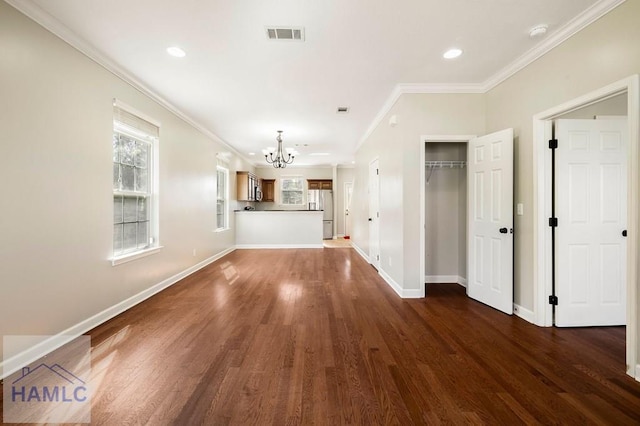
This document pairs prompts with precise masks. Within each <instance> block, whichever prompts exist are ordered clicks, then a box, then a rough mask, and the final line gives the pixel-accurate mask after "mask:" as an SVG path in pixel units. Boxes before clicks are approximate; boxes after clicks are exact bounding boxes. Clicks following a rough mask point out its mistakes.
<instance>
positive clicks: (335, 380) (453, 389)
mask: <svg viewBox="0 0 640 426" xmlns="http://www.w3.org/2000/svg"><path fill="white" fill-rule="evenodd" d="M89 335H90V336H91V337H92V348H93V352H92V365H93V370H92V378H91V384H92V385H93V386H94V394H93V401H92V423H94V424H98V425H121V424H151V425H165V424H175V425H185V424H206V425H226V424H229V425H247V424H258V425H266V424H273V425H300V424H305V425H306V424H314V425H337V424H345V425H346V424H354V425H364V424H366V425H410V424H499V425H502V424H527V425H534V424H611V425H618V424H640V384H639V383H637V382H635V381H634V380H632V379H631V378H629V377H628V376H626V375H625V374H624V369H625V359H624V356H625V340H624V339H625V329H624V327H589V328H581V329H577V328H575V329H574V328H569V329H557V328H540V327H536V326H534V325H532V324H529V323H527V322H526V321H523V320H522V319H520V318H517V317H514V316H507V315H505V314H503V313H501V312H498V311H495V310H493V309H491V308H489V307H487V306H485V305H483V304H481V303H478V302H476V301H473V300H471V299H469V298H468V297H466V295H465V291H464V288H462V287H460V286H458V285H455V284H429V286H428V288H427V298H425V299H415V300H403V299H400V298H399V297H398V296H397V295H396V294H395V292H394V291H393V290H392V289H391V288H390V287H389V286H388V285H387V284H386V283H385V282H384V281H383V280H382V279H381V277H380V276H379V275H378V273H377V271H376V270H375V269H373V268H372V267H371V265H369V264H367V263H366V262H365V261H364V260H363V259H362V258H361V257H360V256H359V255H358V254H357V253H356V252H355V251H354V250H353V249H350V248H334V249H308V250H294V249H285V250H242V251H235V252H233V253H231V254H229V255H227V256H225V257H224V258H223V259H220V260H218V261H217V262H214V263H212V264H211V265H209V266H207V267H206V268H203V269H202V270H200V271H198V272H197V273H195V274H193V275H191V276H189V277H187V278H186V279H184V280H182V281H181V282H179V283H177V284H175V285H173V286H172V287H170V288H168V289H166V290H165V291H163V292H161V293H159V294H157V295H155V296H154V297H152V298H150V299H148V300H147V301H145V302H143V303H141V304H139V305H137V306H135V307H133V308H132V309H130V310H129V311H127V312H124V313H122V314H121V315H119V316H117V317H115V318H113V319H112V320H110V321H108V322H106V323H105V324H103V325H101V326H99V327H97V328H96V329H94V330H92V331H91V332H90V333H89Z"/></svg>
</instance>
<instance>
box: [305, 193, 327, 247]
mask: <svg viewBox="0 0 640 426" xmlns="http://www.w3.org/2000/svg"><path fill="white" fill-rule="evenodd" d="M308 201H309V210H322V211H323V214H322V238H324V239H325V240H330V239H332V238H333V191H332V190H330V189H310V190H309V200H308Z"/></svg>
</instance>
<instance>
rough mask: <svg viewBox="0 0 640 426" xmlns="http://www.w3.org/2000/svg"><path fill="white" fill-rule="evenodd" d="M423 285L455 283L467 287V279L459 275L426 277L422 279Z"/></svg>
mask: <svg viewBox="0 0 640 426" xmlns="http://www.w3.org/2000/svg"><path fill="white" fill-rule="evenodd" d="M424 282H425V283H455V284H460V285H461V286H462V287H466V286H467V279H466V278H462V277H461V276H459V275H426V276H425V277H424Z"/></svg>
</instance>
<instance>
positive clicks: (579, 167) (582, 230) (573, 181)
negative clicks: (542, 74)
mask: <svg viewBox="0 0 640 426" xmlns="http://www.w3.org/2000/svg"><path fill="white" fill-rule="evenodd" d="M555 134H556V139H557V140H558V148H557V149H556V217H557V218H558V227H557V228H556V229H555V233H556V258H555V265H556V266H555V267H556V295H557V296H558V305H557V306H556V318H555V323H556V325H557V326H559V327H575V326H597V325H624V324H625V323H626V304H627V302H626V294H627V291H626V281H627V278H626V270H627V241H626V238H625V236H623V232H624V231H625V230H626V229H627V140H628V137H627V120H624V119H623V120H557V121H556V133H555Z"/></svg>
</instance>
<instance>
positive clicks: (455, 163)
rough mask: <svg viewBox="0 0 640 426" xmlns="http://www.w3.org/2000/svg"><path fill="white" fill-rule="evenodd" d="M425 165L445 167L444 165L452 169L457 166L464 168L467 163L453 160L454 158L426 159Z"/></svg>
mask: <svg viewBox="0 0 640 426" xmlns="http://www.w3.org/2000/svg"><path fill="white" fill-rule="evenodd" d="M424 165H425V166H428V167H433V168H436V167H437V168H444V167H449V168H451V169H453V168H455V167H457V168H460V169H461V168H464V167H465V166H466V165H467V162H466V161H458V160H455V161H452V160H444V161H425V163H424Z"/></svg>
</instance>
